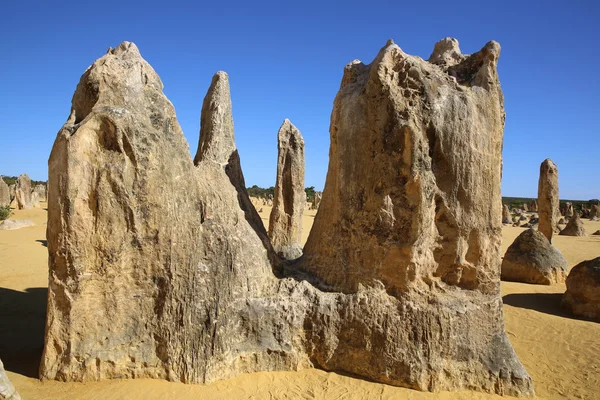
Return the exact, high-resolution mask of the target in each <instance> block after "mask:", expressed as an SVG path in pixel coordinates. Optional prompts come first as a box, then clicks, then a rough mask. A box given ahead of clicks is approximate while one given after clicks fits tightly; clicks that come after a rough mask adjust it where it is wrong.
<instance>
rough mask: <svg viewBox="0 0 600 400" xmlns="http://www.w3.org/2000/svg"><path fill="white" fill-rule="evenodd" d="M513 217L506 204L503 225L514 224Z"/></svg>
mask: <svg viewBox="0 0 600 400" xmlns="http://www.w3.org/2000/svg"><path fill="white" fill-rule="evenodd" d="M512 222H513V221H512V215H511V213H510V209H509V208H508V206H507V205H506V204H504V205H503V206H502V223H503V224H512Z"/></svg>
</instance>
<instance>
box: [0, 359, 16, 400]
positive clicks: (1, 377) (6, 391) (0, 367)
mask: <svg viewBox="0 0 600 400" xmlns="http://www.w3.org/2000/svg"><path fill="white" fill-rule="evenodd" d="M0 399H1V400H21V396H19V393H17V391H16V390H15V387H14V386H13V384H12V383H11V382H10V380H9V379H8V376H6V371H5V370H4V364H2V360H0Z"/></svg>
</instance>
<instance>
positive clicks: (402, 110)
mask: <svg viewBox="0 0 600 400" xmlns="http://www.w3.org/2000/svg"><path fill="white" fill-rule="evenodd" d="M452 48H453V49H455V50H456V48H457V47H452ZM498 54H499V46H498V45H497V44H496V43H494V42H491V43H489V44H488V45H486V46H485V47H484V49H483V50H482V51H481V52H479V53H476V54H474V55H471V56H466V55H460V57H455V56H453V55H451V56H449V57H446V56H444V55H443V54H439V57H437V58H439V59H440V60H442V61H443V63H441V64H440V65H438V64H432V63H427V62H425V61H422V60H420V59H418V58H416V57H411V56H408V55H406V54H404V53H402V51H401V50H400V49H399V48H398V47H397V46H395V45H394V44H391V43H390V44H389V45H387V46H386V47H385V48H384V49H382V51H381V53H380V55H379V56H378V57H377V59H376V60H375V62H374V63H373V64H372V65H371V66H365V65H362V64H352V65H351V66H349V67H348V68H347V71H346V73H345V75H344V79H343V84H342V88H341V90H340V94H339V95H338V99H337V100H336V104H335V109H334V114H333V118H332V122H333V123H332V126H331V133H332V158H331V164H330V171H329V176H328V178H327V184H326V188H325V191H324V194H323V202H322V204H321V207H323V210H320V211H319V213H318V215H319V216H318V217H317V225H318V226H319V229H318V230H317V232H313V233H314V234H311V239H309V245H308V246H307V248H308V249H309V254H307V256H305V257H303V258H301V259H300V260H299V261H296V262H290V261H285V262H281V261H280V259H279V258H278V257H277V255H276V252H275V251H274V249H273V246H272V244H271V241H270V240H269V238H268V235H267V232H266V230H265V228H264V226H263V225H262V222H261V220H260V217H259V215H258V213H257V212H256V210H255V209H254V207H253V206H252V204H251V202H250V200H249V198H248V195H247V193H246V190H245V183H244V177H243V174H242V170H241V167H240V158H239V154H238V151H237V149H236V147H235V140H234V132H233V117H232V114H231V100H230V96H229V82H228V77H227V75H226V74H225V73H217V74H216V75H215V77H214V78H213V81H212V84H211V86H210V88H209V90H208V93H207V96H206V98H205V102H204V105H203V108H202V116H201V121H202V127H201V132H200V143H199V146H198V152H197V154H196V157H195V159H194V160H193V161H192V158H191V156H190V154H189V148H188V145H187V143H186V140H185V138H184V136H183V134H182V132H181V129H180V127H179V124H178V123H177V120H176V117H175V111H174V109H173V106H172V104H171V103H170V102H169V101H168V100H167V98H166V97H165V95H164V94H163V93H162V83H161V81H160V79H159V78H158V76H157V75H156V73H155V72H154V70H153V69H152V68H151V67H150V65H149V64H148V63H147V62H146V61H145V60H144V59H143V58H142V57H141V56H140V54H139V51H138V49H137V48H136V47H135V45H134V44H132V43H128V42H125V43H123V44H121V45H120V46H119V47H117V48H116V49H110V50H109V52H108V53H107V54H106V55H105V56H104V57H102V58H100V59H99V60H97V61H96V62H95V63H94V64H93V65H92V66H91V67H90V68H88V70H87V71H86V72H85V74H84V75H83V76H82V78H81V81H80V83H79V85H78V87H77V90H76V92H75V95H74V97H73V104H72V111H71V116H70V117H69V120H68V121H67V123H66V124H65V125H64V126H63V128H62V129H61V130H60V131H59V133H58V135H57V138H56V141H55V144H54V147H53V149H52V154H51V156H50V160H49V184H48V188H49V190H48V201H49V203H48V251H49V270H50V278H49V279H50V282H49V293H48V314H47V327H46V337H45V349H44V355H43V359H42V364H41V367H40V376H41V378H44V379H59V380H67V381H84V380H97V379H104V378H126V377H151V378H165V379H169V380H173V381H181V382H187V383H205V382H211V381H215V380H218V379H226V378H230V377H233V376H236V375H238V374H240V373H245V372H254V371H273V370H296V369H299V368H305V367H311V366H316V367H320V368H324V369H327V370H341V371H345V372H347V373H351V374H355V375H357V376H362V377H365V378H368V379H372V380H374V381H377V382H382V383H387V384H392V385H399V386H406V387H411V388H415V389H420V390H459V389H462V388H468V389H475V390H482V391H487V392H495V393H500V394H510V395H533V387H532V383H531V379H530V378H529V376H528V375H527V373H526V372H525V370H524V369H523V367H522V366H521V364H520V363H519V361H518V359H517V358H516V355H515V353H514V351H513V349H512V347H511V346H510V343H509V342H508V340H507V339H506V336H505V333H504V327H503V319H502V312H501V299H500V294H499V277H498V271H499V268H498V262H499V258H498V250H499V244H500V236H499V235H500V225H501V204H500V172H501V171H500V168H501V158H500V157H501V155H500V150H501V147H502V128H503V117H504V112H503V109H502V97H501V92H500V89H499V84H498V81H497V76H496V61H497V58H498ZM432 57H433V56H432ZM437 58H436V59H437ZM454 62H456V63H454ZM363 88H366V89H367V91H366V94H360V93H361V91H362V90H363ZM370 95H378V96H380V97H379V98H378V100H373V101H371V100H370V101H363V100H362V99H361V98H360V97H361V96H365V99H366V96H370ZM353 96H355V97H356V101H354V100H353V99H352V97H353ZM411 102H412V103H411ZM344 118H350V119H351V121H346V120H345V119H344ZM353 118H354V119H353ZM363 119H364V121H363ZM352 122H356V123H358V124H359V125H357V126H355V127H353V125H352V124H351V123H352ZM372 123H375V125H369V124H372ZM378 124H381V126H379V125H378ZM422 124H425V125H422ZM368 126H372V127H374V128H378V129H377V130H370V131H369V132H370V135H374V136H372V137H371V136H369V135H368V134H367V132H366V131H367V129H366V128H365V127H368ZM379 128H381V129H379ZM377 135H379V136H377ZM365 138H367V139H369V140H368V141H366V142H365V141H363V139H365ZM465 143H470V145H469V146H465ZM362 146H366V147H362ZM368 146H376V147H375V148H374V149H370V148H368ZM430 147H431V148H430ZM353 148H355V149H356V151H352V149H353ZM377 149H379V150H381V152H380V153H376V152H371V151H370V150H377ZM467 161H468V162H467ZM355 162H363V163H364V164H362V165H361V164H360V163H359V164H354V163H355ZM475 165H476V166H477V167H476V168H475V167H474V166H475ZM359 166H360V168H356V167H359ZM377 168H380V169H379V170H378V169H377ZM332 171H333V172H332ZM342 172H343V174H342ZM374 177H376V178H374ZM338 194H344V195H348V196H349V197H348V198H339V197H337V195H338ZM361 202H362V203H361ZM409 210H413V211H411V212H410V213H411V214H410V215H412V216H410V215H409ZM353 213H354V214H353ZM484 221H485V222H484ZM327 223H331V224H333V225H332V226H330V227H327V226H326V225H327ZM327 233H330V234H333V235H337V236H335V237H329V238H328V237H326V234H327ZM353 235H356V236H353ZM363 239H366V241H365V242H364V243H361V242H360V240H363ZM319 240H323V241H324V243H322V244H319ZM346 241H347V242H346ZM357 244H359V245H357ZM326 246H335V247H333V248H327V247H326ZM352 246H354V247H352ZM432 249H433V250H432ZM382 255H383V260H382V259H381V257H382Z"/></svg>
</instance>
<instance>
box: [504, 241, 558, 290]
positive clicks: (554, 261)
mask: <svg viewBox="0 0 600 400" xmlns="http://www.w3.org/2000/svg"><path fill="white" fill-rule="evenodd" d="M501 268H502V272H501V274H502V280H506V281H514V282H523V283H533V284H538V285H552V284H555V283H561V282H564V281H565V279H566V277H567V272H568V264H567V260H565V258H564V257H563V255H562V254H561V253H560V251H558V249H556V248H555V247H554V246H552V245H551V244H550V242H549V241H548V239H547V238H546V237H545V236H544V235H543V234H542V233H541V232H539V231H536V230H535V229H528V230H526V231H524V232H522V233H521V234H520V235H519V236H517V238H516V239H515V241H514V242H513V243H512V244H511V245H510V246H509V247H508V249H507V250H506V254H505V255H504V259H503V260H502V267H501Z"/></svg>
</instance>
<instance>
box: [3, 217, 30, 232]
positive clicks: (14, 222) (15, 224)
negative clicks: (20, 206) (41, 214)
mask: <svg viewBox="0 0 600 400" xmlns="http://www.w3.org/2000/svg"><path fill="white" fill-rule="evenodd" d="M34 225H35V224H34V223H33V221H30V220H28V219H7V220H4V221H2V222H0V230H2V231H12V230H15V229H21V228H27V227H30V226H34Z"/></svg>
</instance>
